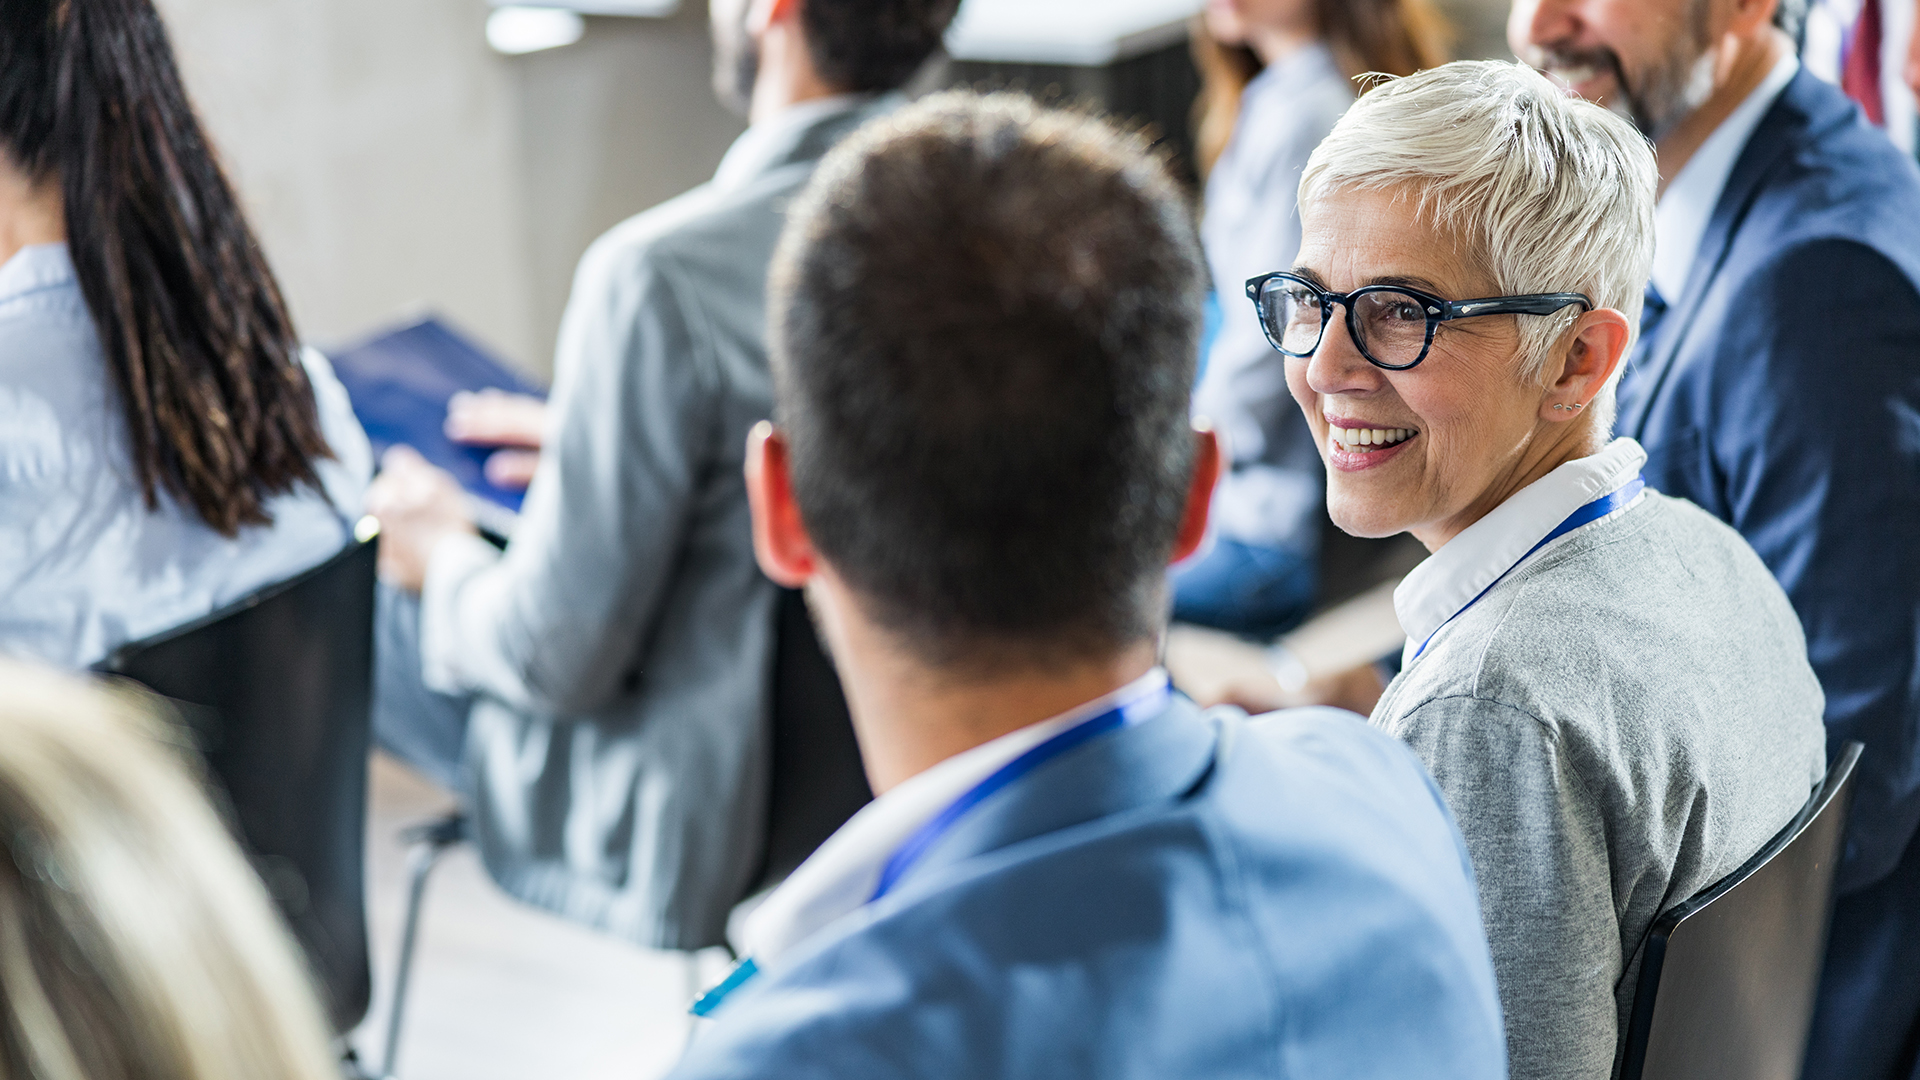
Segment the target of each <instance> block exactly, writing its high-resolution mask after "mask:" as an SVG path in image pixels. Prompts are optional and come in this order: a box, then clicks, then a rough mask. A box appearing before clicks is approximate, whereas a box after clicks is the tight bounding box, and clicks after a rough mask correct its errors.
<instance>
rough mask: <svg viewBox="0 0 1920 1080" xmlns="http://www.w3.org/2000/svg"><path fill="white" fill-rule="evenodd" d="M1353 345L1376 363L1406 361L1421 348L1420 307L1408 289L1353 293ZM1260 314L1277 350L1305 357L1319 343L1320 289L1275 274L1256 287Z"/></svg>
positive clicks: (1423, 333)
mask: <svg viewBox="0 0 1920 1080" xmlns="http://www.w3.org/2000/svg"><path fill="white" fill-rule="evenodd" d="M1353 303H1354V315H1355V318H1354V319H1353V324H1354V325H1357V326H1358V327H1359V331H1360V332H1359V339H1360V340H1359V342H1358V344H1359V346H1360V348H1361V351H1363V352H1365V353H1366V354H1367V355H1368V356H1369V357H1371V358H1372V359H1373V360H1374V361H1376V362H1377V363H1382V364H1391V365H1396V366H1398V365H1406V364H1411V363H1413V362H1415V361H1416V360H1418V359H1420V354H1421V352H1422V351H1423V350H1425V349H1426V347H1427V312H1426V307H1425V305H1423V304H1422V303H1421V302H1420V300H1419V299H1418V298H1417V297H1414V296H1412V295H1410V294H1408V293H1403V292H1398V291H1394V290H1391V289H1384V290H1379V291H1374V292H1367V293H1362V294H1361V295H1360V296H1358V297H1355V298H1354V301H1353ZM1260 318H1261V320H1262V321H1263V322H1265V323H1266V329H1267V334H1268V336H1269V337H1271V338H1273V339H1274V341H1275V342H1276V343H1277V344H1278V345H1279V346H1280V349H1281V351H1282V352H1286V353H1288V354H1290V355H1294V356H1305V355H1307V354H1309V353H1311V352H1313V351H1314V350H1315V349H1316V348H1318V347H1319V345H1320V332H1321V329H1322V327H1323V326H1324V325H1325V323H1326V318H1325V316H1324V314H1323V313H1322V311H1321V301H1320V294H1319V293H1318V292H1316V291H1315V290H1314V289H1312V288H1310V287H1308V286H1306V285H1304V284H1302V283H1301V282H1298V281H1288V280H1286V279H1285V278H1275V279H1273V280H1271V281H1268V282H1267V283H1266V284H1265V285H1264V286H1262V288H1261V290H1260Z"/></svg>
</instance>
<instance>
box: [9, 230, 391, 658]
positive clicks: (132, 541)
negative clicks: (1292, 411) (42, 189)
mask: <svg viewBox="0 0 1920 1080" xmlns="http://www.w3.org/2000/svg"><path fill="white" fill-rule="evenodd" d="M302 359H303V361H304V362H305V365H306V369H307V375H308V378H309V379H310V380H311V382H312V383H313V388H314V396H315V399H316V401H317V403H318V405H319V408H320V424H321V430H322V431H323V433H324V434H325V435H326V438H327V442H328V444H329V445H331V446H332V448H333V451H334V454H335V455H336V459H335V460H323V461H321V462H319V463H318V466H317V468H318V472H319V474H320V478H321V482H322V484H323V486H324V487H325V493H324V495H323V494H322V493H321V492H319V491H314V490H312V489H311V488H307V487H301V488H298V489H296V490H294V491H292V492H289V493H287V494H283V495H280V496H277V497H275V498H274V499H272V500H271V501H269V502H268V504H267V510H268V512H269V513H270V514H272V516H273V523H272V524H271V525H264V526H250V527H245V528H242V529H241V531H240V533H239V535H237V536H235V537H232V538H228V537H224V536H221V535H220V534H219V533H217V532H215V531H214V530H213V529H211V528H209V527H208V526H207V525H206V524H205V523H204V522H203V521H201V520H200V518H199V516H198V515H196V514H195V513H194V512H193V511H192V510H191V509H190V508H187V507H183V506H181V505H179V504H178V503H176V502H175V501H174V500H173V499H172V498H171V497H169V496H168V495H167V493H166V492H165V491H164V490H162V491H161V492H160V494H159V500H160V502H159V507H158V509H152V510H150V509H148V507H147V504H146V500H145V497H144V496H143V495H142V493H141V490H140V487H139V484H138V483H137V482H136V480H135V478H134V472H133V463H132V458H131V455H130V454H129V453H128V449H127V435H126V430H125V428H126V420H125V416H124V413H123V412H122V409H121V406H120V403H119V401H118V400H117V394H116V392H115V390H114V388H113V385H112V380H111V378H110V377H109V375H108V373H107V370H106V358H105V355H104V353H103V352H102V350H101V347H100V339H99V337H98V335H97V334H96V333H95V330H94V326H93V320H92V317H91V316H90V315H89V314H88V311H87V307H86V302H85V300H84V299H83V298H82V297H81V294H80V285H79V282H78V281H77V280H76V279H75V277H74V273H73V263H72V261H71V259H70V258H69V257H68V254H67V247H66V245H65V244H39V245H34V246H31V247H27V248H23V249H22V250H21V251H20V252H19V253H18V254H16V255H15V256H14V257H13V258H11V259H9V260H8V261H7V262H6V263H5V264H4V265H0V653H9V654H13V655H16V656H25V657H30V658H36V659H40V660H44V661H47V662H49V663H53V664H57V665H61V666H64V667H76V668H77V667H83V666H85V665H88V664H91V663H94V662H95V661H98V660H100V659H102V658H103V657H105V656H106V655H107V653H109V652H110V651H112V650H113V649H114V648H115V647H117V646H119V645H121V644H123V643H125V642H128V641H133V640H137V639H139V638H143V637H146V636H148V635H150V634H154V633H157V632H159V631H161V630H165V629H167V628H169V627H172V626H177V625H179V624H181V623H184V622H187V621H189V620H192V619H195V618H198V617H200V616H202V615H205V614H207V613H208V612H210V611H213V610H215V609H217V608H219V607H222V606H224V605H226V604H229V603H231V602H233V601H235V600H238V599H240V598H242V597H244V596H246V595H247V594H248V593H250V592H253V591H254V590H256V589H259V588H260V587H262V586H264V585H269V584H272V583H273V582H276V581H280V580H283V579H285V578H289V577H292V576H293V575H295V574H297V573H299V572H300V571H302V570H305V569H307V568H309V567H312V566H314V565H316V564H318V563H320V562H322V561H323V560H325V559H326V558H327V557H328V556H330V555H332V554H333V553H334V552H336V551H338V550H339V549H340V548H341V547H342V546H344V545H345V544H346V543H347V541H348V539H349V537H350V536H351V533H352V528H353V522H354V521H355V520H356V519H357V518H358V517H359V515H360V509H361V502H362V498H363V497H364V495H365V491H366V486H367V482H368V480H369V478H370V477H371V474H372V454H371V452H370V450H369V449H368V446H367V438H366V434H365V433H364V432H362V431H361V429H360V425H359V422H358V421H356V420H355V419H354V416H353V410H352V407H351V406H350V405H349V403H348V401H347V394H346V391H345V390H344V389H343V388H342V387H341V386H340V383H339V382H338V381H337V380H336V379H335V378H334V376H333V369H332V368H331V367H330V366H329V365H328V364H327V361H326V359H325V358H324V357H322V356H321V355H320V354H319V353H317V352H315V351H313V350H311V349H309V350H306V351H305V353H304V354H303V357H302Z"/></svg>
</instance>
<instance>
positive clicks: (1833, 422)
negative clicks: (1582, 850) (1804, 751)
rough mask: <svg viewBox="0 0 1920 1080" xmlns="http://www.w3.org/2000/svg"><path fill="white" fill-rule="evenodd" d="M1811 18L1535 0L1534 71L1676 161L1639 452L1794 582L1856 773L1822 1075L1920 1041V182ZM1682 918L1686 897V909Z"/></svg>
mask: <svg viewBox="0 0 1920 1080" xmlns="http://www.w3.org/2000/svg"><path fill="white" fill-rule="evenodd" d="M1804 11H1805V2H1804V0H1516V2H1515V4H1514V6H1513V11H1512V19H1511V21H1510V22H1509V24H1508V37H1509V40H1510V43H1511V44H1512V45H1513V47H1514V50H1515V51H1516V52H1517V53H1518V54H1519V55H1520V56H1521V58H1522V59H1525V60H1527V61H1528V62H1530V63H1532V64H1534V65H1535V66H1536V67H1539V68H1540V69H1542V70H1544V71H1546V72H1547V73H1549V74H1551V75H1554V76H1556V77H1558V78H1559V79H1561V80H1562V81H1564V82H1566V83H1567V84H1568V85H1570V86H1571V87H1572V88H1573V89H1574V90H1575V91H1576V92H1578V93H1580V94H1582V95H1584V96H1586V97H1588V98H1590V99H1593V100H1596V101H1599V102H1601V103H1603V104H1605V105H1607V106H1609V107H1611V108H1613V109H1616V110H1618V111H1619V112H1621V113H1622V114H1624V115H1626V116H1628V117H1630V118H1631V119H1632V120H1633V121H1634V122H1635V123H1636V124H1637V125H1638V126H1639V127H1640V129H1641V130H1642V131H1643V132H1645V133H1646V135H1647V136H1648V137H1649V138H1651V139H1652V140H1653V142H1654V145H1655V148H1656V150H1657V152H1658V155H1659V163H1660V178H1661V195H1660V201H1659V204H1658V207H1657V209H1656V211H1655V230H1656V233H1657V236H1658V246H1657V249H1656V252H1655V255H1654V264H1653V280H1652V283H1651V285H1650V286H1649V288H1648V290H1647V305H1646V315H1645V317H1644V319H1643V321H1642V323H1641V338H1640V342H1639V344H1638V345H1637V346H1636V351H1635V353H1634V354H1633V356H1632V357H1631V358H1630V365H1631V366H1630V367H1629V369H1628V373H1627V375H1626V377H1625V380H1624V382H1623V383H1622V384H1621V389H1620V399H1619V400H1620V415H1619V422H1618V427H1617V433H1618V434H1621V435H1625V436H1630V437H1632V438H1635V439H1638V440H1639V441H1640V443H1641V444H1642V445H1643V446H1645V447H1646V450H1647V454H1648V461H1647V464H1646V467H1645V470H1644V475H1645V477H1646V480H1647V483H1648V484H1649V485H1650V486H1652V487H1656V488H1658V489H1659V490H1661V491H1663V492H1665V493H1667V494H1669V495H1678V496H1684V497H1686V498H1688V499H1691V500H1693V501H1694V502H1696V503H1698V504H1700V505H1701V506H1703V507H1705V508H1706V509H1707V510H1709V511H1710V512H1712V513H1714V514H1716V515H1718V516H1719V517H1720V518H1722V519H1723V520H1725V521H1726V522H1728V523H1729V524H1731V525H1732V526H1733V527H1734V528H1736V529H1738V530H1739V531H1740V533H1741V534H1742V535H1744V536H1745V537H1746V539H1747V541H1748V543H1750V544H1752V545H1753V548H1754V550H1756V551H1757V552H1759V554H1760V557H1761V558H1762V559H1763V560H1765V562H1766V564H1767V566H1768V568H1769V569H1771V570H1772V571H1773V573H1774V575H1775V576H1776V577H1777V578H1778V579H1779V580H1780V584H1781V585H1782V586H1784V587H1785V589H1786V591H1787V595H1788V596H1789V598H1790V599H1791V600H1792V601H1793V606H1794V609H1795V611H1796V612H1797V613H1798V614H1799V617H1800V621H1801V624H1802V626H1803V627H1804V629H1805V631H1806V636H1807V645H1808V652H1809V655H1810V658H1811V659H1812V661H1813V666H1814V670H1815V671H1816V672H1817V673H1818V675H1819V676H1820V681H1821V684H1822V686H1823V688H1824V689H1825V691H1826V722H1827V732H1828V739H1829V742H1828V745H1829V747H1830V748H1832V747H1837V746H1838V745H1840V743H1841V742H1842V741H1843V740H1847V739H1858V740H1860V741H1861V742H1863V743H1865V744H1866V748H1867V749H1866V753H1865V755H1864V756H1863V757H1862V759H1861V762H1860V774H1859V776H1858V782H1857V785H1856V794H1855V797H1854V804H1853V811H1852V820H1851V822H1850V824H1849V827H1848V834H1847V843H1846V854H1845V856H1844V859H1843V861H1842V863H1841V866H1840V868H1839V880H1838V882H1837V889H1838V892H1839V899H1838V901H1837V904H1836V906H1835V910H1834V921H1833V936H1832V938H1831V941H1830V944H1829V949H1828V954H1827V960H1826V968H1825V973H1824V976H1823V982H1822V986H1821V989H1820V996H1819V1003H1818V1006H1817V1010H1816V1015H1815V1019H1814V1029H1813V1033H1812V1037H1811V1042H1810V1045H1809V1048H1808V1058H1807V1069H1806V1072H1805V1074H1804V1075H1805V1076H1806V1077H1808V1078H1809V1080H1830V1078H1832V1080H1838V1078H1841V1077H1846V1078H1849V1080H1882V1078H1891V1077H1899V1078H1908V1077H1912V1076H1915V1075H1916V1072H1915V1057H1916V1048H1917V1047H1920V979H1917V978H1915V977H1914V972H1916V971H1920V839H1916V837H1917V836H1920V832H1917V831H1916V827H1915V826H1916V823H1920V172H1917V171H1916V169H1915V167H1914V163H1913V161H1911V160H1909V159H1908V158H1906V157H1905V155H1903V154H1901V153H1900V152H1899V151H1897V150H1896V149H1895V148H1894V147H1893V145H1892V144H1891V143H1890V142H1888V140H1887V138H1886V136H1885V134H1884V133H1882V132H1881V131H1879V130H1878V129H1876V128H1874V127H1872V126H1871V125H1870V124H1869V123H1868V122H1867V120H1866V118H1865V117H1864V116H1863V115H1862V114H1861V113H1860V111H1859V110H1858V109H1857V108H1856V107H1855V106H1854V105H1853V103H1852V102H1850V101H1848V100H1847V98H1846V97H1844V96H1843V95H1842V94H1841V93H1840V91H1839V90H1837V89H1835V88H1833V87H1831V86H1828V85H1827V84H1825V83H1822V82H1820V81H1819V80H1817V79H1815V78H1813V77H1812V76H1811V75H1809V74H1808V73H1807V72H1805V71H1802V70H1801V68H1800V63H1799V60H1798V58H1797V57H1796V56H1795V44H1794V42H1795V37H1796V35H1797V31H1798V25H1797V24H1798V21H1799V20H1800V18H1801V17H1802V16H1803V15H1804ZM1672 899H1673V900H1675V901H1678V900H1680V899H1683V898H1682V897H1673V898H1672Z"/></svg>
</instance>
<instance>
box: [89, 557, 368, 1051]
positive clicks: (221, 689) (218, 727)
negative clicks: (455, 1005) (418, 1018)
mask: <svg viewBox="0 0 1920 1080" xmlns="http://www.w3.org/2000/svg"><path fill="white" fill-rule="evenodd" d="M374 551H375V542H374V541H371V540H369V541H367V542H365V543H356V544H354V545H353V546H351V547H349V548H347V549H346V550H344V551H342V552H341V553H340V554H339V555H336V556H334V557H333V558H332V559H329V560H328V561H327V562H325V563H322V564H321V565H320V566H318V567H315V568H314V569H312V570H309V571H307V572H306V573H303V574H301V575H300V576H298V577H296V578H293V579H292V580H289V581H285V582H282V583H280V584H277V585H272V586H269V587H267V588H266V589H263V590H261V591H260V592H258V593H255V594H254V595H252V596H250V597H248V598H246V599H245V600H242V601H240V602H239V603H237V604H234V605H232V606H231V607H228V608H225V609H223V610H221V611H216V612H214V613H213V614H211V615H209V616H207V617H206V618H204V619H200V620H197V621H195V622H192V623H189V624H187V625H185V626H182V627H179V628H177V629H174V630H170V631H167V632H166V633H163V634H159V635H156V636H154V637H151V638H148V639H146V640H144V641H138V642H134V643H132V644H129V645H125V646H122V647H121V648H119V649H117V650H115V651H114V653H113V655H111V656H109V657H108V658H107V659H106V660H104V661H102V662H101V663H100V664H99V665H98V670H101V671H104V672H109V673H112V674H115V675H121V676H125V677H126V678H129V679H132V680H134V681H136V682H139V683H141V684H143V685H145V686H146V687H148V688H149V689H151V690H153V691H154V692H155V693H158V694H161V695H163V696H165V697H168V698H172V699H174V700H175V701H176V702H177V703H179V711H180V713H181V716H182V718H183V719H184V720H185V721H186V723H187V725H188V726H189V727H190V728H191V730H192V734H193V737H194V739H195V741H196V742H197V743H198V745H199V747H200V749H201V751H202V753H203V754H204V755H205V758H206V764H207V771H208V774H209V775H210V777H211V778H212V780H213V781H215V782H216V783H217V785H218V787H219V790H217V791H214V792H213V793H212V794H213V797H214V800H215V802H216V803H220V802H224V803H225V805H223V806H222V807H221V809H222V810H223V811H224V812H225V814H226V817H227V820H228V822H229V824H230V825H232V826H234V828H235V831H236V832H237V833H238V835H239V839H240V842H241V846H242V847H243V848H244V849H245V850H246V852H247V854H248V856H249V857H251V858H252V860H253V862H254V866H255V867H256V869H258V870H259V872H260V875H261V877H262V878H263V879H264V880H265V881H266V883H267V887H268V889H269V890H270V891H271V892H272V894H273V897H274V899H275V900H276V901H277V902H278V903H279V905H280V909H281V911H282V912H283V913H284V914H285V915H286V917H287V921H288V923H289V924H290V925H291V926H292V928H293V932H294V935H295V936H296V937H297V938H298V939H299V941H300V944H301V946H302V947H303V948H304V949H305V950H306V953H307V958H308V960H309V962H310V963H311V965H312V967H313V971H314V975H315V978H316V979H317V981H318V982H319V983H320V985H321V987H322V988H323V990H324V991H325V993H326V995H327V999H328V1000H327V1004H328V1006H329V1009H330V1011H331V1015H332V1019H333V1023H334V1027H335V1030H336V1031H340V1032H345V1031H347V1030H349V1029H350V1028H352V1027H353V1026H354V1025H355V1024H357V1023H359V1022H360V1018H361V1017H362V1016H364V1015H365V1014H366V1011H367V998H368V993H369V983H370V981H369V977H368V971H367V923H366V899H365V891H364V884H363V851H364V847H365V842H366V841H365V832H366V808H367V753H368V744H369V739H370V735H369V729H368V714H369V705H370V701H371V693H372V679H373V588H374Z"/></svg>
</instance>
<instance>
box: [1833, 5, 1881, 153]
mask: <svg viewBox="0 0 1920 1080" xmlns="http://www.w3.org/2000/svg"><path fill="white" fill-rule="evenodd" d="M1880 40H1881V29H1880V0H1864V2H1863V3H1862V4H1861V5H1860V17H1859V18H1858V19H1857V20H1855V21H1854V24H1853V30H1852V31H1851V32H1850V33H1848V34H1847V44H1846V49H1845V53H1844V56H1843V58H1842V59H1841V61H1840V89H1842V90H1844V91H1846V94H1847V96H1848V97H1850V98H1852V99H1853V100H1855V101H1857V102H1859V103H1860V108H1861V109H1862V110H1864V111H1865V112H1866V114H1867V119H1868V120H1871V121H1873V122H1874V123H1875V124H1878V125H1880V126H1881V127H1885V126H1886V124H1887V111H1886V108H1885V105H1884V103H1883V102H1882V101H1881V99H1880Z"/></svg>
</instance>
